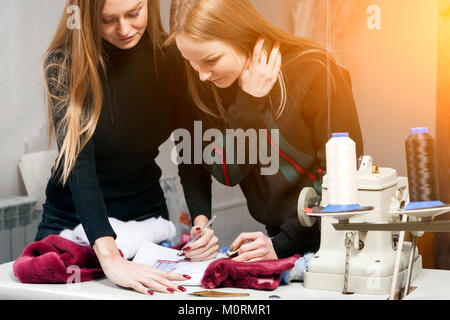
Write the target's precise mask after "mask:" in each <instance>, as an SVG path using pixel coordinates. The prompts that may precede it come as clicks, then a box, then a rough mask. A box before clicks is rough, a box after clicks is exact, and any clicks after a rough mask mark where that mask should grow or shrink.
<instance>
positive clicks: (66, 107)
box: [36, 0, 218, 294]
mask: <svg viewBox="0 0 450 320" xmlns="http://www.w3.org/2000/svg"><path fill="white" fill-rule="evenodd" d="M76 2H77V3H78V4H79V8H80V11H81V17H82V19H84V20H83V21H82V24H81V25H82V28H81V29H79V30H69V29H67V27H66V25H65V21H67V19H68V16H66V15H65V16H63V19H62V22H61V24H60V27H59V29H58V31H57V33H56V35H55V38H54V40H53V42H52V44H51V45H50V48H49V50H48V52H47V55H46V59H45V63H44V67H45V74H46V80H47V83H46V84H47V88H48V100H49V103H48V104H49V117H50V122H51V125H53V129H54V131H55V133H56V138H57V143H58V148H59V151H60V157H59V158H58V160H57V163H56V164H55V166H54V168H53V170H52V177H51V179H50V181H49V182H48V185H47V190H46V195H47V199H46V202H45V204H44V213H43V219H42V222H41V223H40V225H39V228H38V233H37V235H36V240H41V239H43V238H45V237H46V236H48V235H50V234H59V233H60V232H61V231H62V230H63V229H73V228H74V227H75V226H76V225H78V224H80V223H81V224H82V226H83V228H84V230H85V232H86V235H87V237H88V239H89V241H90V243H91V245H92V246H93V248H94V250H95V253H96V254H97V257H98V258H99V261H100V263H101V265H102V268H103V270H104V272H105V274H106V275H107V276H108V278H109V279H110V280H111V281H113V282H114V283H116V284H118V285H120V286H123V287H129V288H133V289H135V290H136V291H139V292H141V293H144V294H153V290H156V291H161V292H166V293H173V292H174V291H184V290H185V289H184V288H183V287H181V286H177V285H175V284H174V283H173V282H172V281H171V280H184V279H186V278H188V275H185V276H183V275H176V274H171V273H166V272H162V271H159V270H156V269H153V268H150V267H147V266H143V265H139V264H137V263H134V262H131V261H127V260H125V259H123V258H122V257H121V256H120V254H119V251H118V249H117V247H116V244H115V241H114V239H115V238H116V234H115V233H114V230H113V229H112V227H111V225H110V223H109V221H108V217H114V218H117V219H120V220H122V221H129V220H143V219H147V218H150V217H160V216H162V217H164V218H166V219H168V218H169V217H168V211H167V208H166V204H165V198H164V194H163V192H162V189H161V187H160V184H159V179H160V177H161V170H160V168H159V167H158V166H157V164H156V163H155V158H156V157H157V155H158V147H159V146H160V145H161V144H162V143H163V142H164V141H166V140H167V138H168V137H169V136H170V134H171V133H172V131H173V130H174V129H176V128H186V129H189V130H191V128H192V126H193V121H194V120H195V119H194V118H192V115H193V114H194V112H192V110H190V107H189V106H191V104H190V103H188V102H187V101H186V100H185V97H187V94H186V86H185V85H182V84H181V83H180V80H181V79H184V74H183V73H182V70H183V64H182V62H181V59H180V57H179V55H178V52H177V50H175V49H174V48H173V47H169V48H167V49H164V50H163V49H161V43H162V41H163V31H162V28H161V24H160V21H159V3H158V1H156V0H128V1H122V0H120V1H119V0H103V1H101V0H94V1H93V0H78V1H76ZM71 3H72V1H68V4H67V6H68V5H70V4H71ZM64 12H67V10H65V11H64ZM177 84H178V85H177ZM179 169H180V170H179V171H180V177H181V182H182V184H183V187H184V192H185V196H186V201H187V204H188V207H189V210H190V213H191V216H192V220H193V221H194V226H195V228H196V229H197V228H199V227H202V226H203V225H204V224H206V222H207V221H208V217H210V212H211V178H210V176H209V174H208V173H207V172H205V171H204V169H203V168H202V166H200V165H199V166H195V165H180V166H179ZM203 235H204V238H208V239H211V240H212V241H209V242H210V243H211V242H212V243H213V245H210V244H208V245H207V246H205V247H204V248H203V249H204V250H203V252H204V258H210V257H213V256H215V254H216V253H217V248H218V247H217V238H216V237H215V236H214V232H213V231H212V230H211V229H207V230H206V231H205V232H204V234H203Z"/></svg>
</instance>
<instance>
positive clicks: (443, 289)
mask: <svg viewBox="0 0 450 320" xmlns="http://www.w3.org/2000/svg"><path fill="white" fill-rule="evenodd" d="M12 266H13V262H11V263H7V264H3V265H0V299H1V300H15V299H20V300H91V299H94V300H141V299H148V300H198V299H202V300H205V299H206V298H201V297H195V296H191V295H188V293H191V292H196V291H202V290H205V289H203V288H201V287H192V286H186V289H187V291H186V292H183V293H178V292H177V293H174V294H164V293H158V292H155V294H154V295H153V296H146V295H142V294H140V293H137V292H135V291H132V290H127V289H124V288H121V287H119V286H116V285H114V284H113V283H112V282H111V281H109V280H108V279H107V278H103V279H99V280H93V281H88V282H82V283H78V284H51V285H50V284H23V283H20V282H19V281H18V280H17V278H16V277H15V276H14V274H13V270H12ZM411 285H412V286H415V287H417V289H416V290H415V291H414V292H412V293H411V294H410V295H409V296H408V297H407V299H411V300H417V299H419V300H450V271H445V270H432V269H423V270H422V272H421V273H420V275H419V276H418V278H417V279H416V280H415V281H413V282H412V284H411ZM217 290H220V291H225V292H245V293H249V294H250V296H248V297H242V298H233V300H243V301H245V300H246V299H248V300H268V299H269V296H271V295H278V296H280V298H281V299H284V300H386V299H387V298H388V296H389V295H365V294H352V295H342V294H341V293H339V292H329V291H318V290H311V289H305V288H304V287H303V284H302V283H292V284H290V285H284V286H280V287H278V289H277V290H275V291H259V290H248V289H245V290H244V289H234V288H220V289H217ZM212 299H215V300H217V298H212Z"/></svg>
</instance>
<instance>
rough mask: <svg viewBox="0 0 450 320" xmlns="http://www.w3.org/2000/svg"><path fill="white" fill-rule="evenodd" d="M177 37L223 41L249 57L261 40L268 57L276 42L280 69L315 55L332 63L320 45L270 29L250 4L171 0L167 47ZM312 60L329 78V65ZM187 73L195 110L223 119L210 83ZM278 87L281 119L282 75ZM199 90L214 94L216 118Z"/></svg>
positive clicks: (283, 103) (277, 114) (246, 1)
mask: <svg viewBox="0 0 450 320" xmlns="http://www.w3.org/2000/svg"><path fill="white" fill-rule="evenodd" d="M180 33H186V34H188V35H190V36H193V37H194V38H197V39H201V40H206V41H210V40H221V41H225V42H227V43H229V44H231V45H233V46H234V47H235V48H238V49H239V50H241V51H242V52H244V53H246V54H249V55H250V54H251V53H252V52H253V49H254V46H255V43H256V41H257V39H258V37H259V36H263V37H264V38H265V40H266V41H265V50H267V51H268V52H269V53H270V51H271V50H272V47H273V45H274V44H275V43H276V42H279V43H280V44H281V47H280V50H281V54H282V56H283V63H282V66H283V67H286V66H289V65H291V64H293V63H299V62H300V58H301V57H304V56H307V55H310V54H314V53H315V54H320V55H323V56H326V57H327V61H328V62H330V61H334V60H333V58H332V57H331V56H330V55H329V53H328V51H327V50H325V49H324V48H323V47H321V46H320V45H318V44H316V43H314V42H312V41H310V40H307V39H304V38H299V37H296V36H294V35H292V34H290V33H288V32H285V31H283V30H281V29H279V28H276V27H274V26H272V25H271V24H270V23H268V22H267V21H266V20H265V19H264V18H263V17H262V16H261V15H260V14H259V13H258V12H257V11H256V9H255V8H254V7H253V5H252V4H251V2H250V1H249V0H172V6H171V12H170V36H169V38H168V40H167V44H168V43H170V42H173V41H174V39H175V37H176V36H177V34H180ZM312 60H314V61H317V62H318V63H320V64H322V65H323V66H324V67H325V68H326V69H327V71H328V73H329V74H330V75H331V73H330V71H329V70H330V68H329V63H324V62H323V61H322V60H320V59H312ZM186 71H187V78H188V85H189V92H190V94H191V96H192V98H193V100H194V102H195V104H196V105H197V107H198V108H199V109H200V110H202V111H203V112H205V113H207V114H209V115H211V116H213V117H216V118H224V116H225V109H224V107H223V105H222V101H221V99H220V97H219V94H218V90H217V88H216V87H215V86H214V85H213V84H211V83H208V84H201V83H200V81H199V79H198V76H197V75H196V74H195V72H194V70H193V68H192V67H191V66H190V64H189V63H188V62H186ZM331 77H332V75H331ZM333 81H334V80H333ZM278 84H279V87H280V102H279V104H278V107H277V108H276V110H272V111H273V113H274V116H275V118H276V119H278V118H279V117H280V116H281V115H282V113H283V111H284V109H285V106H286V102H287V90H286V81H285V80H284V77H283V72H280V74H279V75H278ZM202 90H211V91H212V92H213V95H214V98H215V102H216V104H217V109H218V111H219V114H217V113H216V112H214V111H213V110H211V108H209V107H208V106H206V104H205V103H204V96H205V95H204V93H202Z"/></svg>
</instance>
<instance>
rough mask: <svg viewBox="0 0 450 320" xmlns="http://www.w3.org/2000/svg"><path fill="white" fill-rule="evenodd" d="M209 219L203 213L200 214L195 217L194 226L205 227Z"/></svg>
mask: <svg viewBox="0 0 450 320" xmlns="http://www.w3.org/2000/svg"><path fill="white" fill-rule="evenodd" d="M208 221H209V219H208V217H206V216H205V215H203V214H201V215H199V216H196V217H195V219H194V226H198V227H203V226H204V225H205V224H207V223H208Z"/></svg>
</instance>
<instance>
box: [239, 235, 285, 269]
mask: <svg viewBox="0 0 450 320" xmlns="http://www.w3.org/2000/svg"><path fill="white" fill-rule="evenodd" d="M246 242H248V243H246ZM238 248H239V255H238V256H237V257H235V258H233V260H234V261H240V262H253V261H260V260H272V259H278V256H277V254H276V253H275V250H274V248H273V244H272V240H271V239H270V238H268V237H266V236H265V235H264V234H263V233H262V232H251V233H249V232H244V233H241V234H240V235H239V236H238V237H237V238H236V240H234V241H233V243H232V244H231V248H230V250H231V251H235V250H236V249H238Z"/></svg>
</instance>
